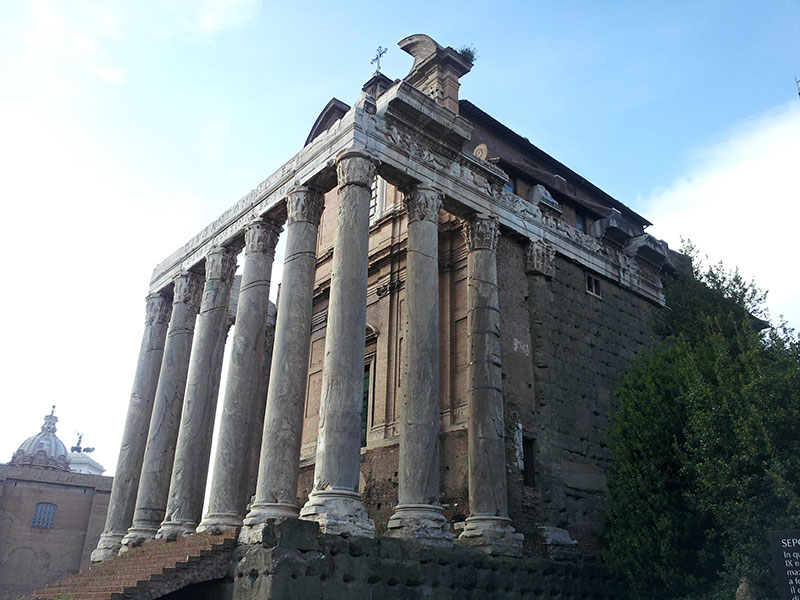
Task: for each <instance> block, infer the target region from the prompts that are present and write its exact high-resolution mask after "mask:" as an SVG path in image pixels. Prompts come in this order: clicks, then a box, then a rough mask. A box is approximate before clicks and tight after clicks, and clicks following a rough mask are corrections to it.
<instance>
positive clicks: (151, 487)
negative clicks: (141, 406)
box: [121, 272, 203, 551]
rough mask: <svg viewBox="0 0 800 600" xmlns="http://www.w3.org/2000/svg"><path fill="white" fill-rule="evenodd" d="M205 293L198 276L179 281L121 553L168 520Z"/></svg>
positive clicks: (184, 276) (183, 275) (186, 274)
mask: <svg viewBox="0 0 800 600" xmlns="http://www.w3.org/2000/svg"><path fill="white" fill-rule="evenodd" d="M202 290H203V280H202V278H201V277H200V276H199V275H197V274H195V273H190V272H183V273H181V274H180V275H178V276H177V277H176V278H175V281H174V297H173V304H172V318H171V319H170V321H169V330H168V331H167V343H166V345H165V347H164V360H163V362H162V364H161V373H160V375H159V378H158V388H157V389H156V396H155V402H154V404H153V416H152V418H151V419H150V429H149V431H148V434H147V447H146V448H145V451H144V462H143V464H142V474H141V477H140V478H139V491H138V494H137V496H136V508H135V510H134V512H133V525H132V526H131V528H130V529H128V533H127V534H126V535H125V537H124V538H123V540H122V548H121V551H124V550H126V549H127V548H129V547H131V546H137V545H139V544H141V543H142V542H143V541H145V540H148V539H150V538H152V537H154V536H155V534H156V532H157V531H158V528H159V526H160V525H161V521H163V520H164V510H165V508H166V506H167V495H168V494H169V481H170V478H171V475H172V462H173V459H174V458H175V442H176V441H177V438H178V427H179V425H180V419H181V409H182V407H183V394H184V392H185V391H186V376H187V373H188V371H189V357H190V355H191V351H192V338H193V337H194V327H195V320H196V318H197V311H198V309H199V305H200V296H201V293H202Z"/></svg>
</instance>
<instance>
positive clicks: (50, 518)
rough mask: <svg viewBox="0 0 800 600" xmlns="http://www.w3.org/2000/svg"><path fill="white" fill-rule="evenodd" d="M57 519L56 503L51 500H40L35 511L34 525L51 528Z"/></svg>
mask: <svg viewBox="0 0 800 600" xmlns="http://www.w3.org/2000/svg"><path fill="white" fill-rule="evenodd" d="M55 520H56V505H55V504H52V503H50V502H39V504H37V505H36V511H35V512H34V513H33V527H39V528H40V529H51V528H52V527H53V523H54V522H55Z"/></svg>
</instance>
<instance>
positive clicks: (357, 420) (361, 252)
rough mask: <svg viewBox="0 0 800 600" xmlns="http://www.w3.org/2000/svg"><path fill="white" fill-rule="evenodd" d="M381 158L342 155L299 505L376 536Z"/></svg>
mask: <svg viewBox="0 0 800 600" xmlns="http://www.w3.org/2000/svg"><path fill="white" fill-rule="evenodd" d="M375 168H376V165H375V162H374V161H373V160H372V158H370V157H369V156H368V155H367V154H365V153H364V152H363V151H359V150H346V151H344V152H343V153H342V154H340V155H339V156H338V157H337V163H336V171H337V175H338V180H339V190H338V194H339V213H338V216H337V218H336V232H335V236H334V242H333V267H332V268H333V271H332V275H331V288H330V301H329V303H328V325H327V329H326V333H325V361H324V365H323V373H322V399H321V403H320V409H319V410H320V415H319V431H318V435H317V460H316V465H315V470H314V489H313V490H312V492H311V494H310V495H309V498H308V502H306V504H305V506H303V509H302V510H301V512H300V516H301V518H304V519H308V520H313V521H317V522H318V523H319V524H320V528H321V529H322V530H323V531H326V532H329V533H350V534H354V535H366V536H372V535H373V534H374V531H375V526H374V524H373V522H372V521H371V520H370V519H369V517H368V516H367V511H366V509H365V508H364V505H363V503H362V501H361V494H359V493H358V479H359V470H360V463H361V403H362V395H363V385H364V333H365V331H366V326H367V325H366V323H367V321H366V295H367V267H368V261H369V255H368V251H369V203H370V198H371V196H372V191H371V186H372V180H373V179H374V177H375Z"/></svg>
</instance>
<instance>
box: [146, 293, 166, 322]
mask: <svg viewBox="0 0 800 600" xmlns="http://www.w3.org/2000/svg"><path fill="white" fill-rule="evenodd" d="M146 301H147V316H145V318H144V322H145V323H147V324H149V323H169V318H170V316H171V315H172V299H171V298H170V297H169V295H168V294H166V293H164V292H156V293H155V294H150V295H149V296H147V299H146Z"/></svg>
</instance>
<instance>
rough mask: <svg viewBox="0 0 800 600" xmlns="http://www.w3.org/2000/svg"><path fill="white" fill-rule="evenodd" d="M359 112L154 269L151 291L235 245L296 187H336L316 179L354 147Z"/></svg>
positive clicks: (336, 126)
mask: <svg viewBox="0 0 800 600" xmlns="http://www.w3.org/2000/svg"><path fill="white" fill-rule="evenodd" d="M358 110H360V109H358V108H357V107H353V108H352V109H350V111H349V112H348V113H347V114H346V115H345V116H344V117H342V119H341V120H340V121H338V122H337V123H336V124H334V125H333V126H332V127H331V128H330V129H329V130H328V131H326V132H325V133H323V134H322V135H320V136H319V137H317V138H316V139H315V140H314V141H313V142H311V143H310V144H309V145H308V146H306V147H305V148H303V149H302V150H301V151H300V152H298V153H297V154H296V155H295V156H293V157H292V158H291V159H289V160H288V161H287V162H286V163H284V164H283V165H282V166H281V167H280V168H279V169H278V170H277V171H275V172H274V173H273V174H272V175H270V176H269V177H267V178H266V179H265V180H264V181H262V182H261V183H260V184H258V185H257V186H256V187H255V188H254V189H252V190H251V191H250V192H249V193H248V194H247V195H245V196H244V197H243V198H241V199H240V200H239V201H238V202H237V203H236V204H234V205H233V206H232V207H230V208H229V209H228V210H226V211H225V212H224V213H222V214H221V215H220V216H219V218H217V219H216V220H214V221H212V222H211V223H210V224H209V225H207V226H206V227H204V228H203V230H202V231H200V233H198V234H197V235H196V236H194V237H193V238H192V239H191V240H189V241H188V242H187V243H186V244H184V245H183V246H181V247H180V248H178V249H177V250H176V251H175V252H173V253H172V254H171V255H170V256H169V257H167V258H166V259H165V260H163V261H162V262H160V263H159V264H158V266H157V267H156V268H155V269H154V270H153V275H152V277H151V279H150V292H157V291H159V290H161V289H164V288H166V287H168V286H169V285H170V282H171V281H172V278H173V276H174V275H175V274H177V273H178V272H179V271H181V270H188V269H191V268H192V267H194V266H195V265H197V264H199V263H200V262H201V261H202V260H203V259H204V257H205V255H206V254H207V253H208V251H209V250H210V249H211V248H212V247H214V246H226V245H229V244H231V243H234V242H235V241H236V239H237V238H238V237H240V236H241V233H242V231H243V230H244V227H245V226H246V225H247V223H249V222H250V221H252V220H254V219H257V218H258V217H261V216H263V215H265V214H266V213H268V212H270V211H271V210H274V209H275V208H276V207H277V206H278V205H279V204H280V203H281V202H283V201H284V199H285V198H286V195H287V193H288V192H289V190H290V189H291V188H292V187H294V186H295V185H306V184H309V183H312V182H313V183H317V184H318V186H319V187H321V188H323V189H322V190H321V191H327V189H325V188H328V189H330V188H331V187H333V185H334V184H335V177H330V178H325V181H319V182H317V181H315V179H321V178H320V175H321V174H322V172H323V171H332V169H333V163H332V162H331V161H332V159H333V157H334V156H336V154H337V153H338V152H340V151H341V150H343V149H345V148H347V147H349V146H352V145H353V130H354V129H355V126H356V125H355V119H356V113H357V111H358ZM328 179H330V181H329V182H328V181H327V180H328Z"/></svg>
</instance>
